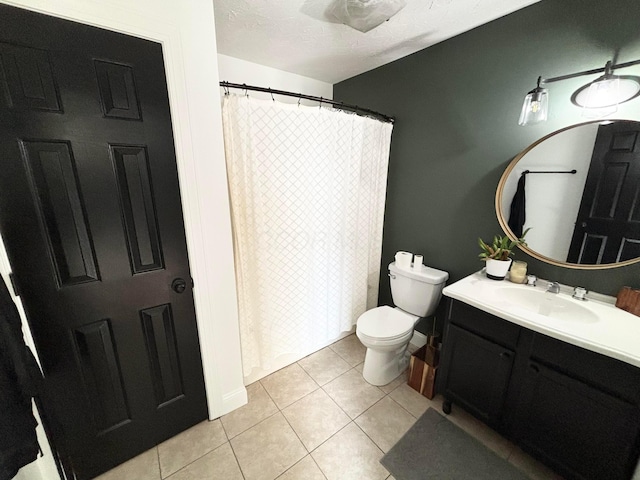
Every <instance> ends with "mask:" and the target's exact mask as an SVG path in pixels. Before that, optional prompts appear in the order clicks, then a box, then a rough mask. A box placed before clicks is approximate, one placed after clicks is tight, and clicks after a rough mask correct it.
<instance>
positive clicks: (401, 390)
mask: <svg viewBox="0 0 640 480" xmlns="http://www.w3.org/2000/svg"><path fill="white" fill-rule="evenodd" d="M389 396H390V397H391V398H393V399H394V400H395V401H396V402H398V403H399V404H400V405H401V406H402V407H403V408H404V409H405V410H407V411H408V412H409V413H410V414H411V415H413V416H414V417H416V418H419V417H420V416H421V415H422V414H423V413H424V412H426V411H427V409H428V408H429V407H431V408H435V409H436V410H438V412H441V413H442V397H437V396H436V397H435V398H434V399H433V400H429V399H428V398H427V397H425V396H424V395H421V394H419V393H418V392H416V391H415V390H414V389H413V388H411V387H410V386H409V385H407V384H406V383H405V384H402V385H400V386H399V387H398V388H396V389H395V390H394V391H392V392H391V393H390V394H389Z"/></svg>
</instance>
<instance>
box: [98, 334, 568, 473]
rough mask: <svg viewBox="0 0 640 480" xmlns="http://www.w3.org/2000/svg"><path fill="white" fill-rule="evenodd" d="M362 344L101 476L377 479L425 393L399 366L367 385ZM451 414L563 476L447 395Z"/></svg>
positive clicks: (267, 384) (275, 378)
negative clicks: (385, 380) (386, 380)
mask: <svg viewBox="0 0 640 480" xmlns="http://www.w3.org/2000/svg"><path fill="white" fill-rule="evenodd" d="M364 355H365V349H364V347H363V346H362V345H361V344H360V342H359V340H358V338H357V337H356V336H355V335H351V336H349V337H346V338H344V339H342V340H340V341H338V342H336V343H334V344H333V345H330V346H329V347H327V348H324V349H322V350H320V351H319V352H316V353H314V354H313V355H310V356H308V357H306V358H304V359H302V360H300V361H299V362H297V363H294V364H293V365H290V366H288V367H286V368H283V369H282V370H279V371H277V372H275V373H273V374H271V375H269V376H268V377H265V378H263V379H262V380H260V381H258V382H255V383H253V384H251V385H249V386H248V387H247V391H248V395H249V403H248V404H247V405H245V406H243V407H241V408H239V409H238V410H235V411H233V412H231V413H229V414H228V415H225V416H223V417H221V418H219V419H217V420H214V421H212V422H203V423H200V424H198V425H196V426H195V427H193V428H191V429H189V430H187V431H186V432H183V433H181V434H179V435H177V436H175V437H174V438H171V439H169V440H167V441H166V442H164V443H162V444H160V445H159V446H158V447H157V448H154V449H151V450H149V451H147V452H145V453H143V454H142V455H139V456H138V457H136V458H134V459H132V460H130V461H128V462H127V463H124V464H123V465H120V466H119V467H117V468H115V469H113V470H111V471H109V472H107V473H105V474H104V475H101V476H100V477H98V478H99V480H127V479H132V480H162V479H169V480H205V479H206V480H212V479H221V480H236V479H238V480H242V479H246V480H272V479H276V478H277V479H280V480H316V479H318V480H324V479H327V480H350V479H357V480H377V479H380V480H384V479H393V477H392V476H391V475H390V474H389V472H388V471H387V470H386V469H385V468H384V467H383V466H382V465H381V464H380V463H379V460H380V458H381V457H382V455H383V454H384V453H385V452H387V451H388V450H389V449H390V448H391V447H392V446H393V445H394V444H395V443H396V442H397V441H398V440H399V439H400V437H402V435H403V434H404V433H405V432H406V431H407V430H408V429H409V428H410V427H411V425H413V423H414V422H415V421H416V419H417V418H418V417H419V416H420V415H422V413H424V411H426V410H427V408H429V407H432V408H435V409H436V410H438V411H439V412H441V413H442V408H441V407H442V399H441V398H438V397H436V398H435V399H434V400H428V399H426V398H425V397H423V396H422V395H420V394H418V393H417V392H415V391H414V390H412V389H411V388H410V387H409V386H407V384H406V373H404V374H402V375H400V376H399V377H398V378H396V379H395V380H394V381H393V382H391V383H390V384H389V385H386V386H384V387H380V388H378V387H374V386H372V385H369V384H368V383H367V382H365V381H364V379H363V378H362V375H361V372H362V362H363V361H364ZM447 418H448V419H449V420H450V421H452V422H453V423H455V424H456V425H458V426H460V427H461V428H463V429H464V430H466V431H467V432H469V433H470V434H471V435H473V436H474V437H476V438H478V439H479V440H480V441H481V442H483V443H484V444H485V445H487V447H489V448H490V449H492V450H493V451H495V452H496V453H497V454H498V455H500V456H501V457H503V458H506V459H507V460H508V461H509V462H511V463H512V464H514V465H515V466H516V467H518V468H520V469H521V470H522V471H524V472H525V473H527V474H528V475H529V476H530V477H531V478H532V479H560V477H558V476H557V475H555V474H554V473H552V472H550V471H549V470H548V469H546V468H545V467H544V466H542V465H540V464H539V463H538V462H536V461H535V460H533V459H532V458H531V457H529V456H528V455H527V454H525V453H524V452H522V450H520V449H519V448H517V447H516V446H514V445H513V444H512V443H510V442H509V441H507V440H506V439H504V438H502V437H501V436H500V435H498V434H497V433H495V432H494V431H493V430H491V429H489V428H488V427H486V426H485V425H484V424H483V423H481V422H480V421H478V420H476V419H475V418H474V417H472V416H470V415H469V414H467V413H465V412H464V411H463V410H462V409H460V408H456V406H455V405H454V407H453V411H452V413H451V415H449V416H448V417H447Z"/></svg>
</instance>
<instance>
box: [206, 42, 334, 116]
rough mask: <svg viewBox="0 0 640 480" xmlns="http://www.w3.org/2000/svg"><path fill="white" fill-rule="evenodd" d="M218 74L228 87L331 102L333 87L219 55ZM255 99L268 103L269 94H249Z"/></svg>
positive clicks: (278, 97) (290, 99)
mask: <svg viewBox="0 0 640 480" xmlns="http://www.w3.org/2000/svg"><path fill="white" fill-rule="evenodd" d="M218 71H219V75H220V80H224V81H227V82H231V83H246V84H247V85H253V86H256V87H267V88H273V89H274V90H286V91H288V92H294V93H302V94H305V95H313V96H316V97H323V98H328V99H332V98H333V85H332V84H330V83H326V82H321V81H320V80H314V79H313V78H309V77H303V76H301V75H296V74H294V73H289V72H285V71H282V70H277V69H275V68H271V67H265V66H264V65H258V64H257V63H252V62H247V61H245V60H240V59H239V58H234V57H229V56H227V55H222V54H218ZM231 92H232V93H240V94H241V93H244V92H243V91H242V90H236V89H233V90H232V91H231ZM249 95H251V96H252V97H255V98H262V99H270V98H271V96H270V95H269V94H268V93H262V92H249ZM275 99H276V100H277V101H279V102H285V103H297V102H298V100H297V99H296V98H293V97H286V96H283V95H276V96H275ZM300 103H301V104H303V105H317V103H315V102H308V101H306V100H302V101H301V102H300Z"/></svg>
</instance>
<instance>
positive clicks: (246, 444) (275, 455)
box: [231, 413, 307, 480]
mask: <svg viewBox="0 0 640 480" xmlns="http://www.w3.org/2000/svg"><path fill="white" fill-rule="evenodd" d="M231 447H232V448H233V451H234V452H235V454H236V458H237V459H238V463H239V464H240V469H241V470H242V473H243V474H244V477H245V479H246V480H272V479H274V478H276V477H278V475H280V474H282V473H283V472H284V471H285V470H287V469H288V468H289V467H291V466H292V465H294V464H295V463H296V462H298V460H300V459H301V458H303V457H304V456H305V455H306V454H307V451H306V449H305V448H304V446H303V445H302V443H300V440H298V437H297V436H296V434H295V433H294V431H293V430H292V429H291V427H290V426H289V424H288V423H287V421H286V420H285V418H284V417H283V416H282V414H281V413H277V414H275V415H273V416H272V417H269V418H267V419H266V420H264V421H262V422H261V423H259V424H258V425H256V426H255V427H252V428H250V429H249V430H247V431H246V432H243V433H241V434H240V435H238V436H237V437H235V438H233V439H232V440H231Z"/></svg>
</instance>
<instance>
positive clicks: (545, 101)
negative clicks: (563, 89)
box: [518, 87, 549, 126]
mask: <svg viewBox="0 0 640 480" xmlns="http://www.w3.org/2000/svg"><path fill="white" fill-rule="evenodd" d="M548 111H549V92H548V91H547V90H546V89H545V88H540V87H537V88H535V89H533V90H531V91H530V92H529V93H527V96H526V97H524V102H523V103H522V111H521V112H520V119H519V120H518V125H523V126H524V125H534V124H536V123H540V122H546V121H547V112H548Z"/></svg>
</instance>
